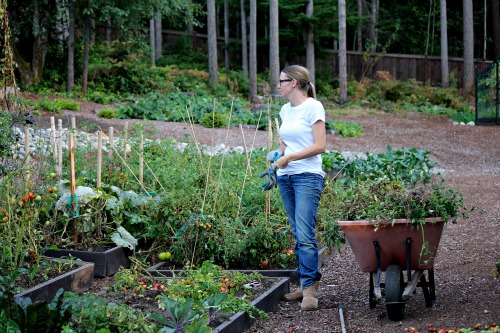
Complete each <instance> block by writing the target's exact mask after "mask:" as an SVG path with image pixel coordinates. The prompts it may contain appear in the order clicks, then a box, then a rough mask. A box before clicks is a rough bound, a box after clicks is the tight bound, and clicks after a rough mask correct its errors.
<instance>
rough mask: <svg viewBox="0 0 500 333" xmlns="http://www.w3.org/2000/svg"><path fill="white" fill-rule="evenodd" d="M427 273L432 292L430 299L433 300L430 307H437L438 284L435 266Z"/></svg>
mask: <svg viewBox="0 0 500 333" xmlns="http://www.w3.org/2000/svg"><path fill="white" fill-rule="evenodd" d="M427 274H429V292H430V301H431V304H430V306H428V307H435V306H436V285H435V284H434V268H429V270H428V271H427ZM426 305H427V304H426Z"/></svg>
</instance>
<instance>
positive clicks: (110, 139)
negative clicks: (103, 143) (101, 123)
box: [108, 126, 115, 158]
mask: <svg viewBox="0 0 500 333" xmlns="http://www.w3.org/2000/svg"><path fill="white" fill-rule="evenodd" d="M114 132H115V129H114V128H113V126H111V127H110V128H109V135H108V138H109V149H108V158H112V157H113V149H114V146H115V145H114V139H113V135H114Z"/></svg>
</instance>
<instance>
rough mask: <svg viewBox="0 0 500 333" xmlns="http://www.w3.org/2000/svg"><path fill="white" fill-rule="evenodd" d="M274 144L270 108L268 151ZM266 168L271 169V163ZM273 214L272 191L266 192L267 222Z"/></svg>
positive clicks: (269, 110)
mask: <svg viewBox="0 0 500 333" xmlns="http://www.w3.org/2000/svg"><path fill="white" fill-rule="evenodd" d="M272 144H273V128H272V123H271V109H270V108H268V112H267V151H270V150H271V149H272ZM266 166H268V167H269V161H267V163H266ZM270 214H271V191H266V222H269V215H270Z"/></svg>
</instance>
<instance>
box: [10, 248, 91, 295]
mask: <svg viewBox="0 0 500 333" xmlns="http://www.w3.org/2000/svg"><path fill="white" fill-rule="evenodd" d="M47 259H50V260H60V261H63V262H65V263H69V261H68V260H66V259H60V258H47ZM73 265H75V266H77V267H76V268H75V269H73V270H71V271H69V272H67V273H64V274H62V275H60V276H58V277H55V278H52V279H50V280H48V281H46V282H44V283H41V284H38V285H36V286H34V287H32V288H29V289H27V290H25V291H23V292H20V293H18V294H16V295H15V297H16V298H21V297H29V298H30V299H31V301H32V302H33V303H34V302H37V301H46V302H51V301H52V299H53V298H54V296H55V295H56V293H57V291H58V290H59V289H60V288H63V289H64V290H65V291H73V292H77V293H81V292H84V291H85V290H87V289H89V288H91V287H92V283H93V282H94V263H91V262H83V261H74V262H73Z"/></svg>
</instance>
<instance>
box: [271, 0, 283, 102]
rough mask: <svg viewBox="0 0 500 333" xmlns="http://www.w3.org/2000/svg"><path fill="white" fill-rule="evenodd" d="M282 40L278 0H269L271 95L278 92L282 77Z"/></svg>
mask: <svg viewBox="0 0 500 333" xmlns="http://www.w3.org/2000/svg"><path fill="white" fill-rule="evenodd" d="M279 48H280V42H279V7H278V0H270V1H269V76H270V78H269V83H270V85H271V95H277V94H278V82H279V79H280V53H279V52H280V49H279Z"/></svg>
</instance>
